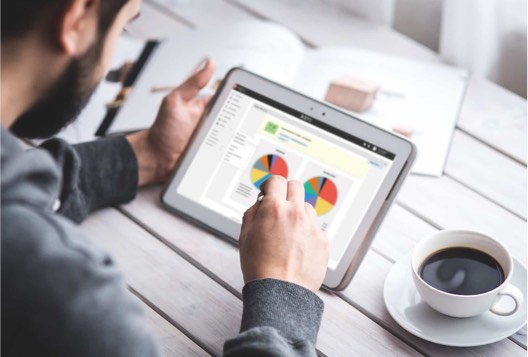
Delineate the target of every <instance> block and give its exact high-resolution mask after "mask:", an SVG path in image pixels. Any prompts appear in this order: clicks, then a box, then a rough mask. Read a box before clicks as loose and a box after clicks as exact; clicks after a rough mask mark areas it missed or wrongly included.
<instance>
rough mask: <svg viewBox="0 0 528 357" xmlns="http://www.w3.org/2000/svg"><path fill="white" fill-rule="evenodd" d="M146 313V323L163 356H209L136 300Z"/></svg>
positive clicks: (145, 305)
mask: <svg viewBox="0 0 528 357" xmlns="http://www.w3.org/2000/svg"><path fill="white" fill-rule="evenodd" d="M138 300H139V301H140V302H141V304H142V305H143V309H144V310H145V312H146V313H147V318H148V323H149V326H150V328H151V329H152V331H153V332H154V334H155V336H156V338H157V340H158V343H159V346H160V350H161V353H162V354H163V356H167V357H173V356H182V357H184V356H209V354H208V353H207V352H205V351H204V350H203V349H201V348H200V347H199V346H198V345H197V344H196V343H194V342H193V341H192V340H191V339H189V338H188V337H187V336H185V335H184V334H183V333H182V332H181V331H180V330H178V329H177V328H176V327H174V326H173V325H171V324H170V323H169V322H168V321H167V320H165V319H164V318H163V317H161V316H160V315H159V314H158V313H156V311H154V310H152V308H150V306H148V305H147V304H145V303H144V302H143V301H141V300H140V299H138Z"/></svg>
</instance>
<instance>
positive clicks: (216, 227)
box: [161, 68, 416, 290]
mask: <svg viewBox="0 0 528 357" xmlns="http://www.w3.org/2000/svg"><path fill="white" fill-rule="evenodd" d="M235 84H239V85H241V86H244V87H246V88H249V89H251V90H252V91H255V92H258V93H259V94H261V95H263V96H266V97H268V98H270V99H272V100H274V101H277V102H279V103H283V104H284V105H286V106H288V107H290V108H292V109H295V110H297V111H299V112H301V113H306V114H307V115H308V116H310V117H312V118H315V119H317V120H320V121H322V122H324V123H326V124H328V125H330V126H333V127H335V128H337V129H339V130H342V131H344V132H347V133H353V134H354V135H355V136H357V137H360V138H361V139H363V140H365V141H367V142H370V143H372V144H373V145H377V146H380V147H383V148H384V149H385V150H388V151H390V152H392V153H394V154H395V158H394V160H393V164H392V166H391V168H390V169H389V171H388V173H387V175H386V177H385V179H384V180H383V182H382V184H381V186H380V187H379V189H378V191H377V193H376V196H375V197H374V199H373V201H372V203H371V205H370V206H369V207H368V209H367V211H366V213H365V216H364V218H363V220H362V221H361V223H360V225H359V227H358V228H357V230H356V234H355V235H354V237H352V239H351V240H350V242H349V244H348V246H347V248H346V251H345V253H344V254H343V255H342V257H341V260H340V261H339V262H338V263H337V266H336V268H335V269H330V268H327V273H326V277H325V280H324V286H325V287H326V288H328V289H331V290H342V289H344V288H345V287H346V286H347V285H348V283H349V282H350V280H351V279H352V276H353V274H354V272H355V271H356V270H357V268H358V267H359V264H360V263H361V260H362V259H363V257H364V255H365V254H366V252H367V250H368V248H369V246H370V243H371V241H372V239H373V238H374V235H375V232H376V230H377V228H378V227H379V225H380V223H381V220H382V219H383V217H384V216H385V213H386V212H387V209H388V208H389V206H390V203H391V202H392V200H393V199H394V197H395V195H396V193H397V191H398V189H399V187H400V186H401V183H402V182H403V180H404V178H405V177H406V176H407V174H408V172H409V170H410V168H411V164H412V162H413V161H414V158H415V156H416V148H415V146H414V145H413V144H412V143H411V142H410V141H408V140H406V139H404V138H403V137H401V136H398V135H396V134H393V133H391V132H388V131H385V130H383V129H380V128H378V127H375V126H373V125H371V124H369V123H366V122H364V121H362V120H360V119H358V118H356V117H353V116H352V115H350V114H347V113H345V112H343V111H340V110H339V109H336V108H334V107H331V106H329V105H326V104H324V103H321V102H319V101H316V100H314V99H311V98H309V97H306V96H304V95H302V94H300V93H297V92H295V91H293V90H291V89H288V88H286V87H284V86H282V85H279V84H277V83H274V82H271V81H269V80H267V79H265V78H262V77H260V76H258V75H256V74H253V73H251V72H249V71H246V70H244V69H241V68H233V69H232V70H230V71H229V73H228V74H227V75H226V77H225V79H224V81H223V82H222V85H221V87H220V88H219V90H218V91H217V93H216V95H215V97H214V98H213V100H212V101H211V104H210V105H209V106H208V108H207V110H206V111H205V113H204V116H203V118H202V120H201V122H200V125H199V126H198V128H197V130H196V131H195V134H194V135H193V138H192V139H191V142H190V144H189V145H188V148H187V150H186V152H185V153H184V154H183V155H182V158H181V159H180V161H179V164H178V166H177V168H176V169H175V171H174V173H173V176H172V178H171V179H170V180H169V183H168V184H167V185H166V187H165V189H164V190H163V192H162V195H161V201H162V203H163V205H164V206H165V207H167V208H169V209H170V210H171V211H173V212H175V213H177V214H178V215H181V216H184V217H185V218H187V219H189V220H191V221H192V222H194V223H196V224H198V225H200V226H201V227H204V228H206V229H208V230H210V231H213V232H214V233H216V234H218V235H220V236H221V237H222V238H225V239H228V240H229V241H231V242H232V243H235V244H237V242H238V236H239V233H240V224H238V223H236V222H234V221H233V220H231V219H229V218H227V217H225V216H222V215H220V214H219V213H217V212H215V211H213V210H211V209H209V208H207V207H205V206H203V205H201V204H199V203H197V202H195V201H192V200H190V199H188V198H186V197H185V196H182V195H181V194H178V192H177V187H178V186H179V185H180V183H181V181H182V180H183V177H184V176H185V173H186V172H187V170H188V168H189V166H190V164H191V163H192V160H193V158H194V156H195V154H196V152H197V151H198V149H199V148H200V146H201V144H202V142H203V140H204V138H205V136H206V135H207V133H208V131H209V128H210V127H211V125H213V123H214V119H215V118H216V117H217V115H218V113H219V112H220V109H221V107H222V106H223V104H224V102H225V100H226V98H227V96H228V95H229V93H230V91H231V89H232V88H233V86H234V85H235ZM358 133H361V135H359V134H358Z"/></svg>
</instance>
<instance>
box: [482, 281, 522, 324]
mask: <svg viewBox="0 0 528 357" xmlns="http://www.w3.org/2000/svg"><path fill="white" fill-rule="evenodd" d="M504 295H506V296H509V297H511V298H512V299H513V301H514V302H515V307H514V308H513V309H505V308H501V307H499V306H497V305H498V303H499V301H500V298H501V297H502V296H504ZM523 301H524V296H523V294H522V293H521V291H520V290H519V289H518V288H516V287H515V286H513V285H508V286H507V287H506V288H505V289H504V290H502V291H501V292H500V293H499V294H498V295H497V298H496V300H495V303H494V304H493V306H492V307H491V308H490V311H491V312H493V313H494V314H497V315H500V316H510V315H513V314H515V313H516V312H517V310H519V308H520V307H521V305H522V303H523Z"/></svg>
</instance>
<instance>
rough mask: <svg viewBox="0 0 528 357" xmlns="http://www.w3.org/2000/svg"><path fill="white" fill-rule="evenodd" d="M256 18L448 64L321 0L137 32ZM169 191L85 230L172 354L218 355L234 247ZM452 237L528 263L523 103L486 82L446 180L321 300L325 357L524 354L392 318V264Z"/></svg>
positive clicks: (199, 14)
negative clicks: (427, 333)
mask: <svg viewBox="0 0 528 357" xmlns="http://www.w3.org/2000/svg"><path fill="white" fill-rule="evenodd" d="M248 18H260V19H268V20H271V21H275V22H278V23H281V24H283V25H285V26H287V27H289V28H291V29H292V30H294V31H295V32H296V33H297V34H298V35H299V36H300V37H301V38H302V39H303V40H304V42H305V44H306V45H307V46H309V47H310V46H312V47H314V46H320V45H348V46H357V47H362V48H366V49H370V50H375V51H380V52H385V53H391V54H397V55H400V56H405V57H410V58H415V59H420V60H425V61H439V59H438V57H437V56H436V55H435V54H434V53H433V52H431V51H430V50H428V49H426V48H424V47H423V46H421V45H418V44H417V43H415V42H413V41H411V40H409V39H408V38H406V37H404V36H402V35H400V34H398V33H396V32H394V31H392V30H390V29H386V28H382V27H379V26H376V25H372V24H369V23H366V22H363V21H361V20H359V19H357V18H355V17H353V15H351V14H347V13H342V12H340V11H338V10H336V9H334V8H331V7H328V6H324V5H321V3H320V2H319V1H317V0H297V1H295V0H267V1H263V0H231V1H224V0H156V2H154V0H148V1H147V2H146V3H145V4H144V6H143V9H142V15H141V18H140V20H139V21H138V22H137V23H135V24H134V25H132V26H131V28H130V31H131V32H132V33H133V34H134V35H136V36H140V37H159V36H166V35H168V34H172V33H175V32H177V31H184V30H185V29H189V28H195V27H200V26H204V25H206V24H207V25H211V24H218V25H219V26H221V25H222V24H224V23H229V22H231V21H236V20H243V19H248ZM314 23H317V24H320V25H321V26H314ZM182 51H184V49H182ZM176 60H177V59H176ZM160 189H161V188H160V187H150V188H146V189H143V190H141V191H140V192H139V194H138V196H137V198H136V199H135V200H134V201H133V202H132V203H130V204H128V205H125V206H123V207H116V208H110V209H106V210H103V211H100V212H98V213H96V214H94V215H93V216H92V217H90V218H89V219H88V220H87V221H86V222H85V223H84V224H83V229H85V230H86V231H87V232H88V234H89V235H90V236H91V237H92V239H94V240H95V241H96V243H97V244H99V245H101V246H103V247H105V248H106V249H108V250H109V251H110V252H111V253H112V254H113V255H114V256H115V258H116V260H117V262H118V264H119V265H120V267H121V269H122V270H123V272H124V274H125V275H126V277H127V281H128V284H129V287H130V291H131V292H132V294H134V295H135V296H137V298H138V299H140V300H141V301H142V302H143V304H144V305H145V308H146V310H147V311H148V314H149V316H150V323H151V325H152V328H153V329H154V331H155V333H156V334H157V336H158V338H159V343H160V345H161V346H162V349H163V352H164V353H165V354H166V355H167V356H191V355H219V354H221V352H222V345H223V342H224V340H226V339H228V338H230V337H233V336H235V335H236V334H237V332H238V329H239V324H240V318H241V313H242V302H241V289H242V286H243V281H242V274H241V271H240V265H239V259H238V251H237V248H236V247H234V246H233V245H231V244H229V243H226V242H225V241H223V240H221V239H219V238H217V237H215V236H213V235H211V234H209V233H207V232H205V231H203V230H201V229H199V228H197V227H195V226H193V225H191V224H189V223H187V222H185V221H184V220H182V219H180V218H178V217H175V216H173V215H172V214H170V213H168V212H166V211H165V210H164V209H162V208H161V207H160V203H159V195H160ZM443 228H466V229H475V230H479V231H482V232H485V233H488V234H490V235H492V236H494V237H496V238H498V239H499V240H501V241H502V242H503V243H504V244H505V245H506V246H507V247H508V248H509V249H510V250H511V251H512V252H513V254H514V255H515V257H516V258H518V259H519V260H520V261H521V262H523V264H524V265H526V238H527V237H526V100H524V99H522V98H520V97H518V96H516V95H513V94H512V93H509V92H508V91H506V90H504V89H502V88H500V87H498V86H496V85H494V84H492V83H491V82H489V81H486V80H483V79H476V78H473V79H472V80H471V82H470V85H469V88H468V93H467V96H466V99H465V102H464V106H463V108H462V112H461V115H460V119H459V123H458V127H457V130H456V133H455V136H454V139H453V146H452V149H451V154H450V156H449V160H448V163H447V167H446V171H445V175H444V176H442V177H440V178H430V177H423V176H414V175H411V176H410V177H409V179H408V180H407V182H406V183H405V185H404V187H403V189H402V191H401V193H400V194H399V196H398V198H397V200H396V203H395V205H394V206H393V208H392V209H391V211H390V213H389V214H388V216H387V218H386V220H385V222H384V224H383V226H382V227H381V229H380V230H379V233H378V234H377V237H376V239H375V241H374V243H373V246H372V248H371V249H370V251H369V253H368V254H367V256H366V258H365V260H364V261H363V263H362V265H361V267H360V269H359V271H358V272H357V274H356V276H355V277H354V279H353V281H352V282H351V284H350V286H349V287H348V288H347V289H346V290H345V291H343V292H341V293H339V294H331V293H327V292H319V296H320V297H321V298H322V299H323V300H324V302H325V304H326V307H325V313H324V316H323V321H322V327H321V330H320V332H319V338H318V342H317V349H318V352H319V353H320V354H321V355H327V356H394V355H402V356H408V355H409V356H417V355H431V356H489V357H496V356H525V355H526V330H525V329H524V331H523V330H521V331H520V332H519V333H517V334H516V335H514V336H512V337H510V338H508V339H505V340H502V341H500V342H497V343H493V344H491V345H487V346H480V347H474V348H453V347H445V346H441V345H436V344H433V343H430V342H426V341H424V340H421V339H419V338H417V337H415V336H413V335H411V334H409V333H407V332H406V331H405V330H403V329H402V328H401V327H399V326H398V325H397V324H396V322H395V321H394V320H393V319H392V318H391V317H390V316H389V314H388V312H387V310H386V308H385V306H384V303H383V297H382V291H383V284H384V279H385V276H386V274H387V273H388V271H389V269H390V268H391V266H392V264H393V263H394V262H395V261H397V260H398V259H400V258H401V257H403V256H404V255H405V254H406V253H407V252H409V251H410V250H411V249H412V247H413V245H414V244H415V243H416V242H417V241H418V240H420V239H422V238H423V237H426V236H428V235H430V234H431V233H433V232H435V231H437V230H439V229H443Z"/></svg>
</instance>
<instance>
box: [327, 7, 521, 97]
mask: <svg viewBox="0 0 528 357" xmlns="http://www.w3.org/2000/svg"><path fill="white" fill-rule="evenodd" d="M321 1H325V2H328V3H330V4H332V5H333V6H338V7H340V8H342V9H344V10H346V11H350V12H352V13H354V14H356V15H358V16H360V17H363V18H365V19H367V20H369V21H372V22H375V23H377V24H380V25H383V26H388V27H392V28H394V29H395V30H396V31H399V32H401V33H402V34H404V35H406V36H409V37H410V38H412V39H414V40H415V41H417V42H419V43H421V44H423V45H425V46H427V47H429V48H430V49H432V50H434V51H437V52H438V53H439V54H440V56H441V57H442V58H443V59H444V60H445V61H446V62H448V63H451V64H455V65H458V66H461V67H465V68H468V69H469V70H470V71H471V73H472V75H478V76H482V77H485V78H487V79H489V80H492V81H493V82H495V83H497V84H499V85H501V86H503V87H504V88H507V89H509V90H511V91H512V92H514V93H517V94H519V95H520V96H523V97H524V98H526V75H527V73H526V39H527V38H526V12H527V8H526V4H527V1H526V0H321Z"/></svg>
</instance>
